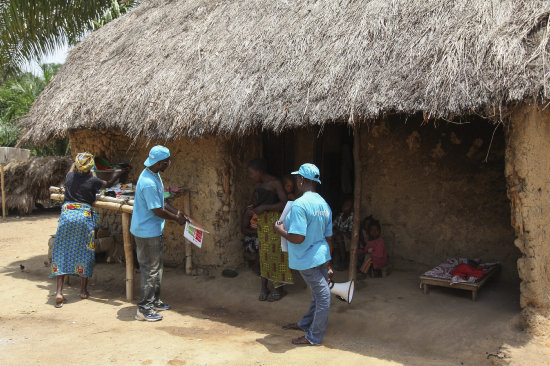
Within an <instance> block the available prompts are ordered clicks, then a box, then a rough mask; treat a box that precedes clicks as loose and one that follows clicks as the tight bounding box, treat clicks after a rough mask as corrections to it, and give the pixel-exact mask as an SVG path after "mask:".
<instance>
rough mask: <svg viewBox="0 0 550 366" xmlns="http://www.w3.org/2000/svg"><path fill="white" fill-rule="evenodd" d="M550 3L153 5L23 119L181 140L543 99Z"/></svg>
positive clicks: (115, 31) (113, 29) (87, 52)
mask: <svg viewBox="0 0 550 366" xmlns="http://www.w3.org/2000/svg"><path fill="white" fill-rule="evenodd" d="M549 11H550V6H549V2H548V1H540V0H530V1H527V0H508V1H506V0H500V1H498V0H484V1H471V0H454V1H441V0H372V1H367V0H365V1H353V0H348V1H344V0H341V1H313V0H309V1H308V0H280V1H272V0H247V1H244V0H241V1H236V0H217V1H207V0H202V1H201V0H194V1H192V0H189V1H170V0H155V1H144V3H143V4H142V5H141V6H139V7H138V8H137V9H136V10H134V11H132V12H131V13H130V14H128V15H125V16H124V17H122V18H120V19H118V20H116V21H113V22H112V23H110V24H108V25H107V26H105V27H103V28H102V29H100V30H99V31H97V32H94V33H93V34H91V35H90V36H88V37H87V38H86V39H85V40H84V41H83V42H82V43H81V44H80V45H79V46H78V47H76V48H75V49H74V50H73V51H72V52H71V53H70V55H69V57H68V60H67V62H66V64H65V66H64V67H63V68H62V70H61V71H60V72H59V73H58V74H57V75H56V77H55V78H54V80H53V82H52V83H51V84H50V85H49V86H48V87H47V88H46V90H45V91H44V92H43V93H42V95H41V96H40V98H39V99H38V100H37V102H36V103H35V104H34V106H33V108H32V110H31V112H30V114H29V116H28V117H27V118H26V119H25V120H24V123H25V124H26V126H30V130H29V131H28V134H27V137H26V138H27V139H33V140H44V139H47V138H51V137H54V136H59V135H63V134H65V133H66V131H67V130H69V129H82V128H97V129H117V130H122V131H125V132H126V133H127V134H128V135H129V136H132V137H136V136H142V137H151V138H162V139H172V138H174V137H177V136H181V135H188V136H199V135H202V134H205V133H217V134H235V133H245V132H248V131H250V130H251V129H255V130H257V129H271V130H275V131H279V130H282V129H283V128H287V127H293V126H297V125H303V124H306V123H310V124H322V123H324V122H326V121H327V120H339V119H349V118H355V117H362V118H376V117H377V116H379V115H380V114H382V113H385V112H397V113H401V112H403V113H413V112H419V111H422V112H424V113H425V114H426V115H429V116H431V117H434V118H435V117H448V116H452V115H456V114H464V113H472V112H475V113H483V114H485V115H487V114H492V113H496V114H497V115H498V111H499V109H500V108H501V107H502V106H506V105H509V104H510V103H514V102H517V101H522V100H525V99H527V98H535V99H536V100H537V102H539V103H540V102H542V101H543V100H545V99H546V98H547V97H548V90H547V87H548V74H547V72H548V70H549V69H550V68H549V65H547V64H546V65H545V62H548V60H550V57H549V56H550V55H549V46H548V39H549V35H548V25H547V24H548V17H549Z"/></svg>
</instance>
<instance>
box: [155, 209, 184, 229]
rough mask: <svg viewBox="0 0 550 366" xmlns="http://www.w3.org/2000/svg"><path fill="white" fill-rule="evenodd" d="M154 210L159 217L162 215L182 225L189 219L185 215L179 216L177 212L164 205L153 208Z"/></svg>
mask: <svg viewBox="0 0 550 366" xmlns="http://www.w3.org/2000/svg"><path fill="white" fill-rule="evenodd" d="M152 211H153V213H154V214H155V215H157V216H158V217H162V218H163V219H166V220H172V221H175V222H177V223H178V224H180V225H183V224H185V221H187V220H186V219H185V217H184V216H178V215H177V214H175V213H172V212H170V211H168V210H167V209H166V208H163V207H159V208H154V209H152Z"/></svg>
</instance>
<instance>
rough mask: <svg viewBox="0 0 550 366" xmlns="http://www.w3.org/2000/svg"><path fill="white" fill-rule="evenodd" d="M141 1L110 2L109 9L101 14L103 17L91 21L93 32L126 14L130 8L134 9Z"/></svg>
mask: <svg viewBox="0 0 550 366" xmlns="http://www.w3.org/2000/svg"><path fill="white" fill-rule="evenodd" d="M140 1H141V0H127V1H121V0H118V1H117V0H112V1H111V7H110V8H109V9H107V10H105V12H104V13H103V15H102V16H101V17H100V18H99V19H97V20H93V23H94V30H96V29H99V28H101V27H103V26H104V25H105V24H107V23H109V22H110V21H112V20H113V19H116V18H118V17H120V16H121V15H123V14H126V13H127V12H129V11H130V10H132V8H134V7H136V6H137V5H138V4H139V2H140Z"/></svg>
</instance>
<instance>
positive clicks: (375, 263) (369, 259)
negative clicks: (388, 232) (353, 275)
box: [359, 220, 388, 273]
mask: <svg viewBox="0 0 550 366" xmlns="http://www.w3.org/2000/svg"><path fill="white" fill-rule="evenodd" d="M368 232H369V241H368V242H367V245H365V247H364V248H363V249H362V250H360V251H359V256H363V262H361V266H360V268H359V272H361V273H367V271H368V270H369V269H370V268H371V266H372V268H373V269H374V270H375V271H378V270H379V269H380V268H382V267H384V266H385V265H386V262H387V260H388V255H387V253H386V243H385V242H384V239H382V238H381V237H380V232H381V230H380V223H379V222H378V221H377V220H373V221H372V222H371V223H370V225H369V230H368Z"/></svg>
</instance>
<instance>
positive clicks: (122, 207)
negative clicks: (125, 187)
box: [50, 193, 134, 214]
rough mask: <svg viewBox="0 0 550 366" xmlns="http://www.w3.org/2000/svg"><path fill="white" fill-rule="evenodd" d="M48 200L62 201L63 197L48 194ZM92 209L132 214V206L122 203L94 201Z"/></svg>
mask: <svg viewBox="0 0 550 366" xmlns="http://www.w3.org/2000/svg"><path fill="white" fill-rule="evenodd" d="M50 199H52V200H56V201H64V200H65V196H64V195H62V194H60V193H52V194H50ZM92 207H97V208H103V209H106V210H111V211H119V212H123V213H128V214H131V213H132V212H134V207H133V206H130V205H126V204H123V203H115V202H104V201H95V202H94V203H93V204H92Z"/></svg>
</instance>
